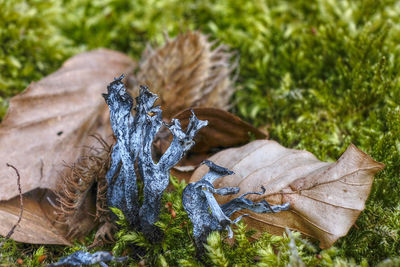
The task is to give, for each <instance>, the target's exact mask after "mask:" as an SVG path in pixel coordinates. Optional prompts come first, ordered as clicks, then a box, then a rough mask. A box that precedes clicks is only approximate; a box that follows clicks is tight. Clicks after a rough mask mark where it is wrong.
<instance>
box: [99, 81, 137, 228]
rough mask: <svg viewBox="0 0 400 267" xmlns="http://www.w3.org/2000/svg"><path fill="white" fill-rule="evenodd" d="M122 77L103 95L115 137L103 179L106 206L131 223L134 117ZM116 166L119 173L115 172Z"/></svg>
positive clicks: (134, 188)
mask: <svg viewBox="0 0 400 267" xmlns="http://www.w3.org/2000/svg"><path fill="white" fill-rule="evenodd" d="M123 78H124V76H123V75H122V76H121V77H119V78H116V79H115V80H114V81H113V82H112V83H111V84H110V85H109V86H108V87H107V90H108V93H107V94H103V97H104V99H105V100H106V103H107V105H108V106H109V108H110V121H111V128H112V129H113V131H114V134H115V137H116V138H117V144H116V145H115V146H114V149H113V153H112V154H113V155H112V156H113V159H112V161H111V162H112V165H111V167H110V169H109V171H108V173H107V180H108V181H109V187H108V190H107V198H108V205H109V206H112V207H117V208H119V209H120V210H122V211H123V212H124V214H125V216H126V218H127V219H128V221H129V222H130V224H131V225H134V224H137V222H138V212H139V203H138V190H137V185H136V173H135V170H134V162H135V153H134V152H133V153H132V149H131V142H130V140H131V137H132V136H133V134H134V132H133V128H132V126H133V125H134V123H135V120H134V118H133V116H132V114H131V110H132V106H133V99H132V97H131V96H130V95H129V94H128V93H127V92H126V89H125V86H124V84H123V83H122V79H123ZM119 165H120V172H119V173H118V174H117V175H116V171H117V169H119ZM115 176H116V177H115ZM114 177H115V178H114Z"/></svg>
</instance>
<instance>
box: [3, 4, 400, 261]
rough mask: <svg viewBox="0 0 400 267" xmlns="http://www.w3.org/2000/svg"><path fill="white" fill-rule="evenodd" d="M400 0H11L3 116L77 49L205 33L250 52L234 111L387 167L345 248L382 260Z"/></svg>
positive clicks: (393, 154) (395, 120)
mask: <svg viewBox="0 0 400 267" xmlns="http://www.w3.org/2000/svg"><path fill="white" fill-rule="evenodd" d="M399 23H400V2H399V1H390V0H382V1H376V0H365V1H361V0H343V1H339V0H337V1H334V0H319V1H305V0H304V1H302V0H286V1H273V0H265V1H256V0H252V1H229V0H220V1H212V0H202V1H200V0H199V1H196V0H191V1H187V0H180V1H178V0H160V1H155V0H146V1H145V0H130V1H128V0H125V1H122V0H71V1H61V0H60V1H34V0H31V1H22V0H12V1H11V0H0V47H1V49H0V118H2V117H3V116H4V114H5V112H6V110H7V104H8V100H9V98H10V97H12V96H13V95H15V94H17V93H19V92H21V91H22V90H24V88H25V87H26V86H27V85H28V84H29V83H30V82H32V81H36V80H39V79H40V78H41V77H43V76H45V75H47V74H49V73H51V72H53V71H55V70H56V69H57V68H58V67H60V66H61V64H62V63H63V61H65V60H66V59H67V58H68V57H70V56H72V55H74V54H77V53H79V52H82V51H85V50H89V49H93V48H97V47H107V48H111V49H116V50H119V51H122V52H124V53H127V54H129V55H130V56H132V57H133V58H135V59H137V60H138V59H140V55H141V52H142V51H143V50H144V48H145V45H146V43H147V42H150V43H151V44H153V45H161V44H162V43H163V31H166V32H168V33H169V35H170V36H175V35H177V34H178V33H179V32H184V31H186V30H201V31H202V32H203V33H206V34H208V35H209V36H210V39H211V40H218V42H220V43H224V44H226V45H228V46H229V47H230V48H231V49H232V50H233V51H237V52H239V55H240V74H239V78H238V80H237V81H236V86H237V87H238V88H240V90H239V91H238V92H237V93H236V94H235V95H234V97H233V99H232V103H233V108H232V110H231V111H232V112H234V113H235V114H237V115H239V116H240V117H242V118H243V119H245V120H246V121H249V122H251V123H253V124H254V125H256V126H264V125H267V126H268V127H269V131H270V135H271V139H274V140H277V141H278V142H280V143H281V144H283V145H285V146H287V147H290V148H296V149H307V150H309V151H311V152H312V153H314V154H315V155H316V156H317V157H318V158H319V159H321V160H324V161H327V160H336V159H337V158H338V157H339V156H340V155H341V154H342V153H343V152H344V150H345V149H346V147H347V146H348V145H349V144H350V143H354V144H355V145H356V146H358V147H359V148H360V149H362V150H363V151H365V152H366V153H368V154H370V155H371V156H372V157H373V158H374V159H375V160H377V161H380V162H383V163H385V164H386V168H385V169H384V171H382V172H381V173H380V174H378V175H377V176H376V179H375V182H374V185H373V190H372V193H371V196H370V198H369V200H368V202H367V207H366V210H365V211H364V212H363V213H362V214H361V216H360V218H359V220H358V221H357V223H356V225H357V226H356V227H353V228H352V229H351V231H350V233H349V234H348V236H346V237H344V238H342V239H340V240H339V242H338V243H337V244H336V246H337V247H338V248H339V250H340V253H341V254H342V255H343V256H344V257H352V258H354V259H355V260H356V261H357V262H360V261H361V260H362V259H364V260H367V261H368V262H369V263H371V264H374V263H376V262H378V261H381V260H383V259H385V258H388V257H395V256H399V251H400V237H399V235H400V156H399V153H400V84H399V67H400V24H399Z"/></svg>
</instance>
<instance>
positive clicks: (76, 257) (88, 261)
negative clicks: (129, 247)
mask: <svg viewBox="0 0 400 267" xmlns="http://www.w3.org/2000/svg"><path fill="white" fill-rule="evenodd" d="M126 259H127V257H114V256H113V255H111V253H110V252H107V251H97V252H95V253H93V254H91V253H89V252H84V251H81V250H79V251H76V252H74V253H72V254H71V255H68V256H66V257H63V258H61V259H60V260H59V261H58V262H56V263H52V264H49V265H47V267H55V266H82V265H92V264H96V263H99V264H100V266H102V267H107V266H108V265H107V264H105V263H104V262H105V261H116V262H122V261H125V260H126Z"/></svg>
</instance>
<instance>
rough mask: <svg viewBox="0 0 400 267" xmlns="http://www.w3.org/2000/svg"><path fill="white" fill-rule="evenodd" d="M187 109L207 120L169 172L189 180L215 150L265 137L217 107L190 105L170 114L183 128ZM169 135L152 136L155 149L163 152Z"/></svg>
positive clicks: (189, 112) (187, 113) (185, 125)
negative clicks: (190, 106) (190, 145)
mask: <svg viewBox="0 0 400 267" xmlns="http://www.w3.org/2000/svg"><path fill="white" fill-rule="evenodd" d="M191 110H193V112H194V113H195V114H196V116H197V118H199V119H200V120H207V121H208V125H207V127H203V128H202V129H201V130H200V131H199V132H198V133H197V135H196V136H195V138H194V140H195V142H196V144H195V145H194V147H193V148H192V149H191V150H190V151H189V152H188V153H187V154H186V155H185V157H184V158H183V159H182V160H181V161H180V162H179V164H178V165H177V166H176V167H174V168H173V169H172V175H174V176H176V177H178V178H180V179H185V180H186V181H188V180H189V178H190V176H191V174H192V173H193V170H194V169H195V168H196V167H197V166H198V165H199V164H200V163H201V162H202V161H203V160H205V159H207V158H209V157H210V156H211V155H213V154H215V153H216V152H218V151H220V150H222V149H225V148H231V147H236V146H240V145H243V144H246V143H248V142H250V141H251V140H252V139H266V138H267V137H268V136H267V133H265V132H262V131H260V130H258V129H257V128H255V127H253V126H252V125H250V124H249V123H247V122H245V121H243V120H241V119H240V118H239V117H237V116H235V115H233V114H232V113H229V112H227V111H224V110H221V109H217V108H193V109H187V110H184V111H182V112H179V113H178V114H176V115H174V116H173V117H174V118H177V119H179V120H180V122H181V125H182V128H183V129H186V127H187V125H188V124H189V118H190V116H191V115H192V112H191ZM168 137H169V135H168V134H165V133H163V132H161V133H160V135H158V136H157V137H156V139H155V145H156V147H155V148H156V150H157V152H158V151H160V152H161V154H163V153H164V152H165V151H166V149H167V148H168V146H169V143H170V140H169V138H168Z"/></svg>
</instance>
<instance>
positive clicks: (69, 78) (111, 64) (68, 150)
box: [0, 49, 134, 244]
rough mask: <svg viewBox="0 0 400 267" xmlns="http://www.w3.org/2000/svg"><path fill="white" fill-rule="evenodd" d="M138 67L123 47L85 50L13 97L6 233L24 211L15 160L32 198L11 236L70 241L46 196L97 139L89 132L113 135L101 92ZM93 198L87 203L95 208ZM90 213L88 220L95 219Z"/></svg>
mask: <svg viewBox="0 0 400 267" xmlns="http://www.w3.org/2000/svg"><path fill="white" fill-rule="evenodd" d="M133 67H134V63H133V62H132V60H131V59H130V58H129V57H128V56H126V55H124V54H122V53H119V52H114V51H111V50H105V49H100V50H95V51H92V52H87V53H82V54H80V55H77V56H75V57H72V58H71V59H69V60H68V61H66V62H65V63H64V65H63V66H62V68H61V69H60V70H58V71H57V72H55V73H53V74H51V75H49V76H47V77H46V78H44V79H42V80H40V81H39V82H34V83H32V84H30V85H29V86H28V88H27V89H26V90H25V91H24V92H23V93H21V94H19V95H17V96H15V97H13V98H12V99H11V102H10V108H9V111H8V114H7V116H6V117H5V119H4V121H3V122H2V124H1V125H0V148H1V149H0V166H1V168H0V184H1V185H2V186H1V187H0V201H1V202H0V221H1V222H2V223H1V226H0V234H1V235H5V234H7V232H8V230H9V229H10V228H11V226H12V225H13V223H15V222H14V220H13V218H14V217H13V216H14V215H13V214H18V212H19V205H14V204H13V203H15V199H14V198H15V197H16V196H17V195H18V190H17V186H16V182H15V180H16V178H15V173H13V172H12V170H11V171H10V168H7V167H6V163H11V164H13V165H14V166H16V167H17V169H18V171H19V172H20V174H21V187H22V191H23V193H27V192H30V193H28V194H25V195H26V197H27V199H28V200H27V202H26V203H27V204H24V214H23V218H22V221H21V224H20V227H17V229H16V232H15V234H14V235H13V236H12V238H13V239H15V240H17V241H20V242H27V243H41V244H45V243H47V244H69V243H68V241H66V240H65V239H64V238H63V237H62V235H60V233H59V231H58V230H57V229H56V228H54V227H52V224H51V223H50V222H49V221H47V217H46V214H47V215H48V216H52V211H53V212H54V209H53V208H52V206H51V205H49V204H48V202H47V196H51V194H50V191H51V190H53V191H54V190H56V189H57V187H58V184H59V183H60V181H61V179H62V177H61V175H60V173H61V172H63V171H64V169H65V168H66V167H65V163H73V162H75V161H76V160H77V159H78V158H79V157H80V156H81V154H82V152H83V150H84V147H85V146H91V145H92V144H94V142H93V141H94V139H93V138H90V137H89V135H91V134H98V135H100V136H102V137H103V138H106V137H109V136H111V135H112V132H111V129H110V126H109V121H108V110H107V107H106V105H105V103H104V99H103V98H102V97H101V93H102V92H105V91H106V87H107V84H108V83H109V82H110V80H112V79H113V78H114V77H117V76H120V74H121V73H127V72H131V70H132V69H133ZM29 194H33V195H35V196H36V197H34V198H32V197H28V195H29ZM38 194H39V195H40V196H41V197H38ZM29 199H30V200H29ZM40 199H44V200H45V201H41V202H40ZM30 202H32V203H31V204H29V203H30ZM38 202H40V205H39V203H38ZM89 202H90V201H89ZM89 204H90V203H88V205H87V207H86V208H87V209H88V210H92V208H91V207H90V205H89ZM93 205H95V204H93ZM16 210H17V213H15V211H16ZM43 210H45V211H43ZM87 217H88V218H85V219H83V221H82V223H83V224H84V223H89V222H90V221H93V218H89V217H90V216H87ZM85 220H86V221H85Z"/></svg>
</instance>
